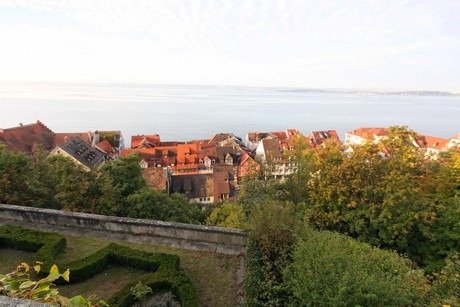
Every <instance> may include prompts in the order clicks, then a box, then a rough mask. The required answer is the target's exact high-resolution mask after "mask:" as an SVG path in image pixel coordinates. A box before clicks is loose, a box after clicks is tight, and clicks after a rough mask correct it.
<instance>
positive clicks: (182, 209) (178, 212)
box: [125, 189, 204, 224]
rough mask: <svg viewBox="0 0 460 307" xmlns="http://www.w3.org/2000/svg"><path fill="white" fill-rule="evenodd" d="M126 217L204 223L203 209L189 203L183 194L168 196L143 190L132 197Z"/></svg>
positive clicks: (130, 197) (128, 202)
mask: <svg viewBox="0 0 460 307" xmlns="http://www.w3.org/2000/svg"><path fill="white" fill-rule="evenodd" d="M126 203H127V204H128V208H126V211H125V212H126V213H125V214H126V216H128V217H134V218H142V219H155V220H162V221H170V222H181V223H190V224H198V223H201V222H203V221H204V216H203V213H202V211H201V209H200V208H199V207H198V206H197V205H194V204H190V203H188V200H187V198H186V197H185V196H183V195H181V194H175V193H174V194H171V195H168V194H167V193H166V192H164V191H154V190H149V189H142V190H140V191H138V192H137V193H135V194H133V195H130V196H129V197H128V198H127V200H126Z"/></svg>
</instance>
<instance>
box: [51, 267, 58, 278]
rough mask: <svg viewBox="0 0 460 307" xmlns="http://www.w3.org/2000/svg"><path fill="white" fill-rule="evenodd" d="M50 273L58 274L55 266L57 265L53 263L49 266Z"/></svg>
mask: <svg viewBox="0 0 460 307" xmlns="http://www.w3.org/2000/svg"><path fill="white" fill-rule="evenodd" d="M50 275H53V276H54V275H59V269H58V267H57V265H55V264H53V266H52V267H51V270H50Z"/></svg>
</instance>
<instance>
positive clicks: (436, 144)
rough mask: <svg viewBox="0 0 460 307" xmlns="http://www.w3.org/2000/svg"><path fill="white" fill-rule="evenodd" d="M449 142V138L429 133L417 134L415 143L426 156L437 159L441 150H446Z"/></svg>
mask: <svg viewBox="0 0 460 307" xmlns="http://www.w3.org/2000/svg"><path fill="white" fill-rule="evenodd" d="M448 143H449V140H448V139H443V138H438V137H434V136H428V135H422V134H419V135H417V139H416V140H415V144H416V146H417V147H418V148H420V150H421V151H422V152H424V154H425V157H427V158H430V159H437V158H438V157H439V154H440V153H441V151H444V150H445V148H446V147H447V145H448Z"/></svg>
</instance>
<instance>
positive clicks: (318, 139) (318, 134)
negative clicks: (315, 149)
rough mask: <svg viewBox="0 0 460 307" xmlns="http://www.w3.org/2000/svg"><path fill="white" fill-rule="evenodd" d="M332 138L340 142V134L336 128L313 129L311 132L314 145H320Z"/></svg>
mask: <svg viewBox="0 0 460 307" xmlns="http://www.w3.org/2000/svg"><path fill="white" fill-rule="evenodd" d="M327 140H330V141H334V142H340V138H339V135H338V134H337V131H335V130H324V131H312V132H311V133H310V141H311V143H312V145H313V146H319V145H321V144H323V143H324V142H325V141H327Z"/></svg>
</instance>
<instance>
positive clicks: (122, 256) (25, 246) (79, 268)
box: [0, 225, 198, 306]
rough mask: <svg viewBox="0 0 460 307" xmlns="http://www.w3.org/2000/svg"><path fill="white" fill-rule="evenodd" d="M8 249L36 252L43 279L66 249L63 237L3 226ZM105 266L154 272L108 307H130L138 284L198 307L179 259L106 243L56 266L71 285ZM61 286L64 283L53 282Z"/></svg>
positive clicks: (0, 233)
mask: <svg viewBox="0 0 460 307" xmlns="http://www.w3.org/2000/svg"><path fill="white" fill-rule="evenodd" d="M2 246H11V247H14V248H17V249H21V250H26V251H32V252H36V255H35V260H37V261H41V262H43V263H44V264H43V265H42V271H41V272H40V274H42V275H47V274H48V273H49V270H50V267H51V265H52V264H54V263H55V258H56V256H57V255H58V254H59V253H60V252H62V251H63V250H64V248H65V246H66V239H65V237H64V236H63V235H60V234H57V233H52V232H41V231H36V230H32V229H26V228H22V227H19V226H13V225H5V226H1V227H0V247H2ZM109 264H117V265H120V266H129V267H134V268H137V269H141V270H145V271H149V272H154V273H147V274H144V275H143V276H141V277H139V278H138V279H136V280H134V281H133V282H132V283H130V284H128V285H126V286H125V287H124V288H123V289H122V290H120V291H118V292H117V293H115V294H114V295H113V296H112V297H111V298H110V299H109V304H110V305H113V306H130V305H131V304H132V303H134V302H135V298H134V296H133V295H132V294H131V288H132V287H133V286H134V285H136V284H137V283H138V282H139V281H140V282H141V283H142V284H144V285H147V286H149V287H151V288H152V290H154V292H155V291H160V290H170V291H172V293H173V294H174V295H176V297H178V298H179V300H180V302H181V304H182V306H198V294H197V291H196V288H195V287H194V285H193V283H192V282H191V280H190V278H189V277H188V276H187V275H186V274H185V273H184V272H183V271H182V270H181V269H180V258H179V257H178V256H175V255H169V254H164V253H149V252H145V251H141V250H135V249H132V248H129V247H126V246H122V245H118V244H115V243H109V244H108V245H107V246H105V247H104V248H102V249H100V250H98V251H96V252H95V253H93V254H91V255H89V256H87V257H85V258H81V259H78V260H75V261H72V262H70V263H67V264H58V267H59V268H61V269H67V268H69V269H70V272H71V279H70V280H71V283H75V282H79V281H83V280H86V279H88V278H90V277H93V276H95V275H97V274H99V273H101V272H102V271H104V270H105V269H106V268H107V266H108V265H109ZM57 283H58V284H59V283H64V280H62V279H60V280H57Z"/></svg>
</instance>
